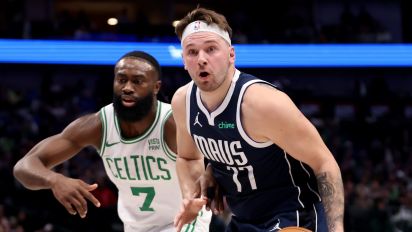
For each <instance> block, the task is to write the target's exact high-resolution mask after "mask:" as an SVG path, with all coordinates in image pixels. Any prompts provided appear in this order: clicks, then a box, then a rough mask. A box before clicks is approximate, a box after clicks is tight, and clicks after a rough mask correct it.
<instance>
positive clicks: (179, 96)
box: [172, 84, 189, 110]
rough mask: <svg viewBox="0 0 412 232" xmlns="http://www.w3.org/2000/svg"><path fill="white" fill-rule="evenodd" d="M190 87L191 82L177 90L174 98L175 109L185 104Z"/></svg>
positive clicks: (173, 105)
mask: <svg viewBox="0 0 412 232" xmlns="http://www.w3.org/2000/svg"><path fill="white" fill-rule="evenodd" d="M188 88H189V84H186V85H184V86H182V87H180V88H178V89H177V90H176V92H175V93H174V95H173V98H172V107H173V110H174V109H175V107H176V106H179V105H181V104H184V102H185V99H186V92H187V89H188Z"/></svg>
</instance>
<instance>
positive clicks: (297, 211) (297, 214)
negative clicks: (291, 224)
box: [296, 210, 300, 227]
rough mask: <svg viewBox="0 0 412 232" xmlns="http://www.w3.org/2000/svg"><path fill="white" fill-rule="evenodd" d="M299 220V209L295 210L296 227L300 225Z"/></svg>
mask: <svg viewBox="0 0 412 232" xmlns="http://www.w3.org/2000/svg"><path fill="white" fill-rule="evenodd" d="M299 224H300V222H299V210H296V226H297V227H299V226H300V225H299Z"/></svg>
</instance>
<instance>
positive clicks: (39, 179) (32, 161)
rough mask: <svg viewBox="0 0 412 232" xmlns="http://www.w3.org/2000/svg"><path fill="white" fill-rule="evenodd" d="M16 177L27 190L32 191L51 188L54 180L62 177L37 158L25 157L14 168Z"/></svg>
mask: <svg viewBox="0 0 412 232" xmlns="http://www.w3.org/2000/svg"><path fill="white" fill-rule="evenodd" d="M13 174H14V177H15V178H16V179H17V180H18V181H19V182H20V183H21V184H22V185H23V186H24V187H26V188H28V189H31V190H39V189H48V188H51V186H52V183H53V181H54V179H55V178H56V177H57V176H58V175H61V174H59V173H56V172H54V171H52V170H50V169H48V168H47V167H45V166H44V165H43V163H42V162H41V161H40V160H39V159H38V158H35V157H30V156H28V157H25V158H23V159H21V160H20V161H19V162H17V164H16V165H15V166H14V169H13Z"/></svg>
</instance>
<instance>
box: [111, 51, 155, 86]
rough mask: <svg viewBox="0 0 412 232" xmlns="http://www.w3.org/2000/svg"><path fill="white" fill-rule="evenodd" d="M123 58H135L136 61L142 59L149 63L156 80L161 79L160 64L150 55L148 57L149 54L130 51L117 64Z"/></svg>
mask: <svg viewBox="0 0 412 232" xmlns="http://www.w3.org/2000/svg"><path fill="white" fill-rule="evenodd" d="M124 58H137V59H143V60H146V61H147V62H149V63H150V64H151V65H152V66H153V67H154V68H155V69H156V71H157V75H158V77H157V79H158V80H160V78H161V77H162V69H161V68H160V64H159V62H158V61H157V60H156V58H154V57H153V56H152V55H150V54H149V53H146V52H143V51H131V52H128V53H126V54H124V55H123V56H121V57H120V58H119V59H118V60H117V62H116V64H117V63H119V61H120V60H122V59H124Z"/></svg>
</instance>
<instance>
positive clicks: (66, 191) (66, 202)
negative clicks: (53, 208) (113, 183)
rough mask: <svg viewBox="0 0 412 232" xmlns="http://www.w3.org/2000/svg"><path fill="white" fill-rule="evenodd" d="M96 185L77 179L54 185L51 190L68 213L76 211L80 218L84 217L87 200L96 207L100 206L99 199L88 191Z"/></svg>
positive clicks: (74, 213)
mask: <svg viewBox="0 0 412 232" xmlns="http://www.w3.org/2000/svg"><path fill="white" fill-rule="evenodd" d="M97 187H98V185H97V184H92V185H89V184H87V183H85V182H83V181H82V180H78V179H77V180H69V181H66V182H65V183H61V184H59V185H56V186H55V187H54V188H53V189H52V191H53V194H54V195H55V197H56V199H57V200H58V201H59V202H60V203H61V204H62V205H63V206H64V207H65V208H66V210H67V211H68V212H69V213H70V214H72V215H76V214H77V213H78V214H79V216H80V217H81V218H85V217H86V214H87V211H88V206H87V200H89V201H90V202H92V203H93V204H94V205H95V206H96V207H100V202H99V200H97V198H95V197H94V196H93V194H92V193H91V192H90V191H93V190H95V189H96V188H97Z"/></svg>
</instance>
